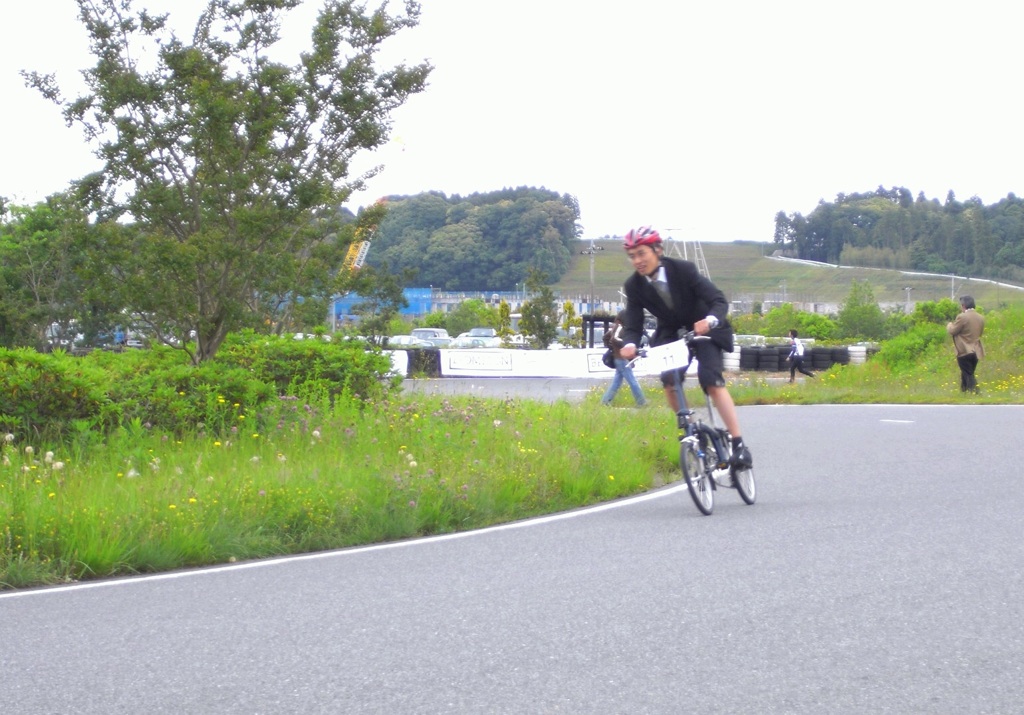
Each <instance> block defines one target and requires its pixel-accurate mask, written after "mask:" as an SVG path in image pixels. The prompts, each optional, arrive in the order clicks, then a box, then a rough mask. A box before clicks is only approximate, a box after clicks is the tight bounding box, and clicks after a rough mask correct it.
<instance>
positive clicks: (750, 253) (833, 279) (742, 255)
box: [553, 241, 1024, 308]
mask: <svg viewBox="0 0 1024 715" xmlns="http://www.w3.org/2000/svg"><path fill="white" fill-rule="evenodd" d="M580 245H581V250H582V248H585V247H587V246H589V245H590V243H589V242H583V241H581V242H580ZM595 245H596V246H599V247H601V248H602V249H603V250H600V251H597V252H595V253H594V295H595V297H597V298H598V299H600V300H606V301H616V300H619V297H618V290H619V289H620V288H621V287H622V283H623V282H624V281H625V279H626V278H627V277H628V276H629V273H630V271H631V270H632V268H631V267H630V265H629V263H628V261H627V260H626V256H625V253H624V252H623V250H622V244H621V243H620V242H619V241H595ZM673 248H674V246H672V245H670V246H669V249H668V250H669V251H672V250H673ZM675 248H678V251H679V253H680V254H682V252H683V247H682V244H681V243H680V244H678V245H677V246H675ZM701 249H702V251H703V254H704V259H705V261H706V262H707V266H708V272H709V273H710V274H711V279H712V280H713V281H714V282H715V284H716V285H717V286H718V287H719V288H721V289H722V291H723V292H724V293H725V295H726V296H727V297H728V298H729V299H730V300H743V299H746V300H750V301H761V302H764V301H779V300H782V299H783V296H785V299H786V300H787V301H791V302H795V303H801V304H810V303H825V304H829V305H839V304H841V303H842V302H843V301H844V300H845V299H846V297H847V296H848V295H849V292H850V284H851V282H852V281H854V280H857V281H867V282H868V283H869V284H870V285H871V288H872V292H873V293H874V296H875V299H876V300H877V301H879V302H880V303H886V304H896V303H903V302H904V301H905V300H906V298H907V293H906V291H905V289H906V288H908V287H909V288H911V289H912V290H911V291H910V300H911V301H912V302H917V301H926V300H927V301H934V300H940V299H942V298H950V297H951V295H950V292H951V288H952V292H953V293H954V294H955V295H956V296H959V295H962V294H965V293H967V294H970V295H973V296H974V297H975V299H976V300H977V303H978V305H979V306H980V307H982V308H986V307H987V308H995V307H997V306H1000V305H1022V304H1024V290H1017V289H1012V288H1007V287H1005V286H997V285H993V284H992V283H989V282H986V281H981V280H965V279H963V278H957V279H956V280H955V281H953V282H952V284H951V281H950V279H949V278H948V277H928V276H917V275H909V274H906V273H901V272H899V271H894V270H884V269H874V268H855V267H850V268H845V267H844V268H836V267H830V266H813V265H806V264H800V263H794V262H791V261H779V260H773V259H772V258H771V253H772V251H774V250H775V247H774V246H773V245H771V244H764V243H754V242H749V241H735V242H731V243H719V242H707V243H702V244H701ZM687 255H688V257H689V258H690V260H693V258H694V256H693V248H692V247H690V248H688V249H687ZM783 282H785V286H786V287H785V292H783V288H782V284H783ZM553 289H554V290H555V291H556V292H558V293H559V294H561V295H562V296H576V295H580V296H589V295H590V256H589V255H582V254H579V252H577V253H576V254H574V255H573V260H572V265H571V266H570V268H569V271H568V272H567V273H566V274H565V275H564V276H563V277H562V279H561V280H560V281H559V282H558V283H556V284H555V285H554V287H553Z"/></svg>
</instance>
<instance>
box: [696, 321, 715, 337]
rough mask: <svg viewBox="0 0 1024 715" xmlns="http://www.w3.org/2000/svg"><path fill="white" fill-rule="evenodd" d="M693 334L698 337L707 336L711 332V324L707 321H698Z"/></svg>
mask: <svg viewBox="0 0 1024 715" xmlns="http://www.w3.org/2000/svg"><path fill="white" fill-rule="evenodd" d="M693 332H695V333H697V335H707V334H708V333H710V332H711V323H709V322H708V321H707V320H698V321H697V322H696V323H694V324H693Z"/></svg>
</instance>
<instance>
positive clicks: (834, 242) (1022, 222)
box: [774, 186, 1024, 281]
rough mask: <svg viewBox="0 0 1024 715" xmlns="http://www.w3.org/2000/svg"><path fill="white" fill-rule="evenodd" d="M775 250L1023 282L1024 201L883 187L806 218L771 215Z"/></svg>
mask: <svg viewBox="0 0 1024 715" xmlns="http://www.w3.org/2000/svg"><path fill="white" fill-rule="evenodd" d="M774 242H775V244H776V245H777V246H778V247H779V248H780V249H782V250H783V251H785V252H787V253H789V254H790V255H793V256H795V257H798V258H804V259H808V260H813V261H823V262H826V263H833V264H842V265H856V266H870V267H878V268H896V269H904V270H908V269H909V270H921V271H929V272H933V273H955V274H958V275H971V276H978V277H989V278H1001V279H1007V280H1017V281H1020V280H1024V200H1021V199H1019V198H1017V197H1016V196H1015V195H1013V194H1012V193H1011V194H1008V195H1007V196H1006V198H1004V199H1002V200H1000V201H998V202H997V203H995V204H992V205H990V206H986V205H984V204H983V203H982V202H981V200H980V199H978V198H977V197H974V198H971V199H968V200H967V201H964V202H961V201H958V200H957V199H956V197H955V196H954V194H953V192H952V191H950V192H949V193H948V194H947V196H946V201H945V203H939V201H938V200H937V199H931V200H929V199H927V198H925V196H924V194H923V193H919V194H918V196H917V198H916V199H915V198H914V197H913V196H912V195H911V193H910V191H909V190H907V189H905V188H902V187H897V188H892V189H885V188H883V187H881V186H879V187H878V189H876V190H875V191H873V192H871V193H861V194H839V195H838V196H837V197H836V199H835V201H831V202H826V201H824V200H822V201H820V202H819V203H818V205H817V207H815V209H814V210H813V211H812V212H811V213H810V214H809V215H807V216H803V215H801V214H800V213H794V214H789V215H787V214H785V213H783V212H781V211H780V212H779V213H778V214H776V216H775V236H774Z"/></svg>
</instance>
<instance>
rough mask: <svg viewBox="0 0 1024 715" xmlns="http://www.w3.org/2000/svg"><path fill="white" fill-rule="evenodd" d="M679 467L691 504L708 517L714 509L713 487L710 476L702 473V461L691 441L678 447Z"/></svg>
mask: <svg viewBox="0 0 1024 715" xmlns="http://www.w3.org/2000/svg"><path fill="white" fill-rule="evenodd" d="M679 465H680V466H681V467H682V468H683V478H684V479H686V488H687V489H689V490H690V496H691V497H693V503H694V504H696V505H697V508H698V509H700V513H701V514H704V515H705V516H710V515H711V512H712V511H713V510H714V508H715V487H714V485H713V484H712V483H711V474H710V473H706V472H705V471H704V460H703V459H702V458H701V456H700V452H699V451H698V449H697V445H696V443H695V442H693V441H692V439H687V440H684V441H683V442H682V443H681V444H680V445H679Z"/></svg>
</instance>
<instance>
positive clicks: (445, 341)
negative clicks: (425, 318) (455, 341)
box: [412, 328, 452, 348]
mask: <svg viewBox="0 0 1024 715" xmlns="http://www.w3.org/2000/svg"><path fill="white" fill-rule="evenodd" d="M412 336H413V337H414V338H419V339H420V340H426V341H428V342H429V343H431V344H432V345H433V346H434V347H435V348H446V347H448V345H449V344H450V343H451V341H452V339H451V337H450V336H449V335H448V331H447V330H445V329H444V328H413V329H412Z"/></svg>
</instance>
